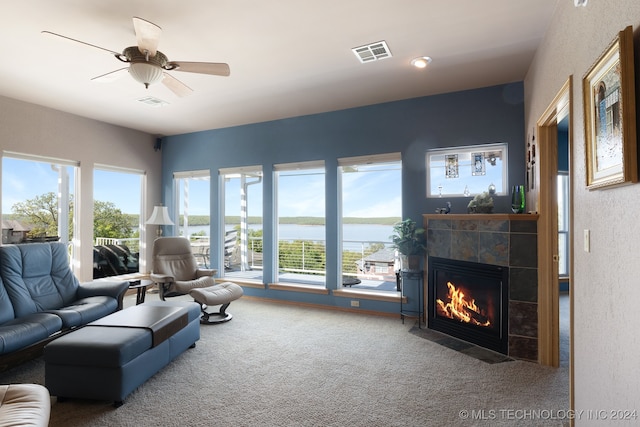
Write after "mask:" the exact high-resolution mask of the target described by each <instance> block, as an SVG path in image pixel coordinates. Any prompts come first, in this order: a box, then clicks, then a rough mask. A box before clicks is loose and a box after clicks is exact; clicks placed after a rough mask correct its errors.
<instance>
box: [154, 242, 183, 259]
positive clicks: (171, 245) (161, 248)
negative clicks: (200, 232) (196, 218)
mask: <svg viewBox="0 0 640 427" xmlns="http://www.w3.org/2000/svg"><path fill="white" fill-rule="evenodd" d="M184 254H191V242H189V239H187V238H186V237H159V238H157V239H156V240H155V241H154V242H153V256H154V257H156V256H162V255H184Z"/></svg>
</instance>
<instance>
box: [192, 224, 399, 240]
mask: <svg viewBox="0 0 640 427" xmlns="http://www.w3.org/2000/svg"><path fill="white" fill-rule="evenodd" d="M182 228H183V227H180V231H181V233H182V235H184V232H183V230H182ZM249 228H250V229H253V230H261V229H262V227H261V226H257V225H255V224H252V225H251V226H250V227H249ZM226 229H227V230H232V229H233V225H227V226H226ZM201 231H204V232H205V233H206V234H207V235H209V226H208V225H207V226H192V227H189V233H190V234H194V233H198V232H201ZM392 234H393V226H391V225H377V224H345V225H344V226H343V228H342V238H343V239H344V240H350V241H363V242H391V237H390V236H391V235H392ZM279 239H280V240H292V239H303V240H317V241H321V240H326V235H325V226H324V225H297V224H283V225H280V226H279Z"/></svg>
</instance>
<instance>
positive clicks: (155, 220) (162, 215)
mask: <svg viewBox="0 0 640 427" xmlns="http://www.w3.org/2000/svg"><path fill="white" fill-rule="evenodd" d="M145 224H146V225H157V226H158V231H157V236H158V237H160V236H162V226H163V225H173V221H171V218H169V210H168V209H167V207H166V206H162V205H160V206H154V207H153V212H151V216H150V217H149V219H148V220H147V222H146V223H145Z"/></svg>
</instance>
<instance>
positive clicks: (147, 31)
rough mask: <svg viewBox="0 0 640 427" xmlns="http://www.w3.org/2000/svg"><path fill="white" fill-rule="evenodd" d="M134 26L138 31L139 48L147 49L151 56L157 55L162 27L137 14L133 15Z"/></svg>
mask: <svg viewBox="0 0 640 427" xmlns="http://www.w3.org/2000/svg"><path fill="white" fill-rule="evenodd" d="M133 28H134V30H135V31H136V38H137V39H138V49H139V50H140V52H141V53H145V51H148V52H149V56H151V57H153V56H156V52H157V51H158V43H159V42H160V35H161V34H162V28H160V27H159V26H157V25H156V24H154V23H153V22H149V21H147V20H145V19H142V18H138V17H136V16H134V17H133Z"/></svg>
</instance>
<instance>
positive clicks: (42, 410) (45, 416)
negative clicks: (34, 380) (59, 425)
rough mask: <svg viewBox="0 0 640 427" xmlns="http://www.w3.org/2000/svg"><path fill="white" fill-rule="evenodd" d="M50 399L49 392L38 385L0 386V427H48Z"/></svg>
mask: <svg viewBox="0 0 640 427" xmlns="http://www.w3.org/2000/svg"><path fill="white" fill-rule="evenodd" d="M50 414H51V398H50V397H49V391H48V390H47V389H46V388H44V387H43V386H41V385H39V384H7V385H0V425H2V426H31V427H36V426H41V427H46V426H48V425H49V416H50Z"/></svg>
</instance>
